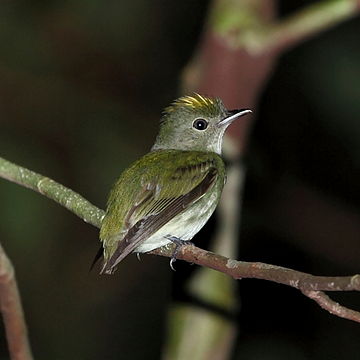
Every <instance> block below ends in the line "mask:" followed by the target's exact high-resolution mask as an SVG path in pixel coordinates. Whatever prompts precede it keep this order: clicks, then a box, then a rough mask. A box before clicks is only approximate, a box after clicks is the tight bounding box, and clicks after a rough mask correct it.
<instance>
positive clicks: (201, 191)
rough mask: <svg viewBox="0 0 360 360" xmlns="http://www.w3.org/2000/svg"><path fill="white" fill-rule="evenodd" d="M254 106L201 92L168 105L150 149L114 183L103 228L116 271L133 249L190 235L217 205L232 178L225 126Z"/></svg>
mask: <svg viewBox="0 0 360 360" xmlns="http://www.w3.org/2000/svg"><path fill="white" fill-rule="evenodd" d="M250 112H251V111H250V110H247V109H243V110H231V111H229V110H227V109H226V108H225V106H224V105H223V103H222V101H221V100H220V99H218V98H210V97H205V96H202V95H199V94H194V95H193V96H184V97H181V98H179V99H177V100H175V101H174V102H173V103H172V104H171V105H170V106H169V107H167V108H166V109H165V110H164V113H163V116H162V118H161V122H160V130H159V133H158V136H157V138H156V140H155V143H154V145H153V147H152V148H151V151H150V152H149V153H148V154H146V155H145V156H143V157H142V158H140V159H139V160H137V161H136V162H134V163H133V164H132V165H131V166H130V167H129V168H128V169H126V170H125V171H124V172H123V173H122V174H121V175H120V177H119V179H118V180H117V182H116V183H115V185H114V187H113V188H112V190H111V192H110V195H109V200H108V205H107V210H106V214H105V217H104V219H103V221H102V225H101V229H100V239H101V241H102V245H103V249H102V250H101V252H102V253H103V256H104V264H103V267H102V270H101V273H106V274H111V273H113V272H114V270H115V269H116V266H117V265H118V264H119V262H120V261H121V260H123V259H124V258H125V257H126V256H127V255H129V254H130V253H132V252H136V253H144V252H148V251H151V250H154V249H156V248H159V247H161V246H163V245H167V244H168V243H171V242H173V243H175V244H176V248H175V252H174V254H173V257H172V259H171V261H170V266H171V267H172V268H173V265H172V264H173V262H174V261H175V259H176V253H177V250H178V249H179V247H180V246H181V245H183V244H186V242H189V241H190V240H191V239H192V238H193V237H194V235H195V234H196V233H197V232H198V231H199V230H200V229H201V228H202V227H203V226H204V225H205V223H206V222H207V221H208V220H209V218H210V216H211V214H212V213H213V212H214V210H215V208H216V206H217V204H218V202H219V200H220V195H221V192H222V189H223V186H224V183H225V166H224V162H223V160H222V158H221V147H222V140H223V136H224V132H225V130H226V128H227V127H228V126H229V125H230V124H231V123H232V122H233V121H234V120H235V119H237V118H239V117H241V116H243V115H245V114H248V113H250Z"/></svg>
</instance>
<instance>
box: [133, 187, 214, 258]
mask: <svg viewBox="0 0 360 360" xmlns="http://www.w3.org/2000/svg"><path fill="white" fill-rule="evenodd" d="M218 201H219V196H218V194H216V192H213V193H212V194H206V195H204V196H203V197H202V198H201V199H199V200H198V201H197V202H196V203H195V204H193V205H192V206H191V207H190V208H188V209H186V210H184V211H183V212H182V213H180V214H179V215H177V216H175V217H174V218H173V219H172V220H170V221H169V222H168V223H167V224H166V225H164V226H163V227H162V228H161V229H159V230H158V231H157V232H156V233H155V234H153V235H152V236H150V237H149V238H148V239H147V240H145V241H144V242H143V243H142V244H141V245H139V246H138V247H137V248H136V249H135V250H134V251H135V252H148V251H151V250H154V249H156V248H158V247H161V246H164V245H167V244H169V243H171V241H170V240H168V239H166V238H165V236H167V235H171V236H175V237H177V238H179V239H181V240H191V239H192V238H193V237H194V236H195V235H196V234H197V233H198V232H199V231H200V229H201V228H202V227H203V226H204V225H205V224H206V222H207V221H208V220H209V218H210V216H211V215H212V213H213V212H214V210H215V208H216V205H217V204H218Z"/></svg>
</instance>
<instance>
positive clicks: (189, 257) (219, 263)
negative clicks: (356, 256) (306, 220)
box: [151, 245, 360, 322]
mask: <svg viewBox="0 0 360 360" xmlns="http://www.w3.org/2000/svg"><path fill="white" fill-rule="evenodd" d="M172 253H173V246H169V247H163V248H160V249H156V250H154V251H152V252H151V254H155V255H161V256H168V257H171V255H172ZM177 258H178V259H181V260H185V261H187V262H190V263H194V264H197V265H201V266H205V267H208V268H210V269H213V270H217V271H220V272H222V273H224V274H227V275H229V276H231V277H233V278H234V279H245V278H248V279H249V278H252V279H262V280H268V281H273V282H276V283H279V284H283V285H288V286H291V287H293V288H295V289H298V290H300V291H301V292H302V293H303V294H304V295H305V296H307V297H308V298H310V299H312V300H314V301H316V302H317V303H318V304H319V305H320V306H321V307H322V308H323V309H325V310H327V311H329V312H330V313H331V314H334V315H337V316H339V317H342V318H345V319H349V320H353V321H356V322H360V312H357V311H354V310H351V309H348V308H346V307H344V306H341V305H339V304H337V303H336V302H334V301H333V300H331V299H330V298H329V297H328V296H327V295H326V294H325V293H324V291H360V275H353V276H315V275H311V274H308V273H304V272H301V271H297V270H292V269H288V268H284V267H281V266H276V265H269V264H264V263H260V262H245V261H237V260H232V259H229V258H227V257H225V256H221V255H218V254H214V253H212V252H209V251H206V250H203V249H200V248H198V247H196V246H191V245H187V246H184V247H182V248H181V251H179V254H178V255H177Z"/></svg>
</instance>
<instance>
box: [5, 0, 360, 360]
mask: <svg viewBox="0 0 360 360" xmlns="http://www.w3.org/2000/svg"><path fill="white" fill-rule="evenodd" d="M289 3H290V2H285V1H283V2H281V3H280V5H281V7H280V10H281V12H282V14H286V13H287V12H289V11H292V10H294V9H295V8H296V7H300V6H302V5H303V4H304V3H310V1H296V2H291V5H289ZM207 6H208V3H207V2H206V1H197V2H191V1H182V2H165V1H152V2H148V1H145V0H136V1H127V0H125V1H121V2H119V1H107V2H102V1H99V0H91V1H90V0H87V1H81V0H72V1H62V2H60V1H46V2H45V1H32V2H28V1H20V0H17V1H9V0H3V1H2V2H1V3H0V114H1V117H0V128H1V131H0V153H1V155H2V156H4V157H5V158H7V159H9V160H10V161H14V162H17V163H19V164H21V165H23V166H26V167H28V168H30V169H32V170H35V171H38V172H40V173H42V174H44V175H48V176H50V177H52V178H54V179H56V180H57V181H59V182H61V183H63V184H64V185H66V186H69V187H70V188H72V189H74V190H75V191H78V192H80V193H81V194H82V195H84V196H85V197H86V198H88V199H89V200H90V201H92V202H93V203H95V204H96V205H98V206H100V207H104V206H105V199H106V195H107V192H108V190H109V188H110V186H111V184H112V182H113V181H114V180H115V178H116V177H117V175H118V174H119V173H120V172H121V170H122V169H123V168H124V167H125V166H127V165H128V164H129V163H130V162H131V161H133V160H134V159H136V158H137V157H139V156H140V155H141V154H143V153H145V152H146V151H147V150H148V149H149V147H150V146H151V144H152V142H153V139H154V136H155V135H156V131H157V126H158V118H159V116H160V112H161V109H162V107H164V106H165V105H167V104H168V102H169V101H170V100H172V99H173V98H174V97H175V96H176V94H177V88H178V80H179V75H180V72H181V69H182V67H183V66H184V65H185V64H186V62H187V61H188V60H189V58H190V57H191V55H192V53H193V50H194V49H195V48H196V46H197V41H198V39H199V35H200V32H201V29H202V26H203V22H204V19H205V16H206V10H207ZM359 31H360V23H359V20H358V19H355V20H353V21H350V22H348V23H346V24H343V25H340V26H338V27H337V28H335V29H332V30H331V31H328V32H326V33H324V34H321V35H320V36H317V37H316V38H314V39H312V40H310V41H308V42H306V43H304V44H303V45H302V46H300V47H298V48H296V49H294V50H293V51H291V52H290V53H288V54H286V55H284V56H283V57H282V58H281V59H280V62H279V64H278V67H277V69H276V71H275V72H274V74H273V77H272V79H271V80H270V82H269V84H267V87H266V89H264V94H263V97H262V99H261V103H260V105H259V109H258V110H257V111H256V113H257V117H258V121H257V123H256V125H255V128H254V131H253V137H252V139H251V144H250V147H249V151H248V153H247V155H246V158H245V161H246V164H247V167H248V169H249V170H248V173H249V176H248V180H247V185H246V189H245V200H244V210H243V219H242V224H241V229H242V234H241V253H240V257H241V258H242V259H244V260H257V261H266V262H270V263H274V264H279V265H285V266H289V267H293V268H297V269H300V270H304V271H309V272H313V273H317V274H324V275H341V274H351V273H355V272H359V268H358V264H359V258H360V251H359V249H360V244H359V242H360V239H359V224H360V221H359V219H360V214H359V208H360V204H359V203H360V197H359V194H360V191H359V190H360V189H359V184H360V181H359V180H360V179H359V174H360V171H359V166H360V145H359V141H358V139H359V136H360V125H359V124H360V123H359V121H358V118H359V115H360V107H359V98H360V94H359V91H360V90H359V86H358V83H359V78H360V76H359V75H360V67H359V64H360V59H359V57H360V51H359V50H360V49H359V41H358V34H359ZM219 86H221V84H220V85H219ZM239 106H246V104H239ZM0 201H1V209H0V214H1V221H0V241H1V242H2V244H3V245H4V247H5V248H6V250H7V252H8V254H9V255H10V257H11V259H12V260H13V262H14V264H15V267H16V272H17V277H18V280H19V286H20V290H21V293H22V296H23V302H24V307H25V313H26V316H27V320H28V325H29V329H30V340H31V342H32V345H33V350H34V354H35V358H36V359H49V358H50V359H98V358H99V357H100V358H102V359H109V360H110V359H118V358H122V359H143V358H144V354H146V357H147V358H149V359H158V358H159V357H160V353H161V346H162V344H163V339H164V337H165V334H164V322H165V316H166V309H167V306H168V302H169V300H170V295H169V293H170V288H171V282H170V279H171V276H173V274H172V273H171V272H170V270H169V267H168V261H167V260H166V259H161V258H158V257H156V258H155V257H150V256H143V257H142V261H141V262H138V261H137V260H136V258H135V257H130V258H129V259H128V260H126V262H124V263H123V264H122V266H121V267H120V268H119V271H118V272H117V273H116V275H115V276H113V277H99V276H98V275H97V274H96V271H95V272H93V273H90V274H88V268H89V265H90V263H91V261H92V257H93V256H94V254H95V253H96V250H97V247H98V239H97V230H96V229H94V228H92V227H90V226H89V225H87V224H85V223H81V222H80V221H79V219H77V218H75V217H74V216H73V215H72V214H70V213H68V212H67V211H66V210H64V209H62V208H61V207H59V206H58V205H56V204H54V203H52V202H51V201H50V200H48V199H45V198H43V197H42V196H40V195H39V194H35V193H32V192H30V191H29V190H27V189H23V188H21V187H19V186H17V185H15V184H11V183H8V182H6V181H4V180H1V179H0ZM212 226H214V224H213V223H211V224H210V225H209V227H208V228H207V229H205V230H204V231H203V232H202V233H201V234H200V235H199V236H198V240H196V239H195V241H196V242H197V243H198V244H199V245H200V246H201V239H202V238H203V239H204V241H205V239H206V237H207V236H208V234H209V232H211V231H210V230H209V229H211V228H212ZM178 263H179V264H178ZM178 263H177V264H176V266H177V268H178V271H177V272H176V274H175V279H174V280H173V292H172V294H173V298H175V300H177V301H192V300H193V299H190V298H189V297H187V296H186V293H184V291H183V286H182V285H183V282H184V278H183V277H185V276H188V275H189V273H191V272H192V271H193V267H190V266H189V265H188V264H181V263H180V262H178ZM239 290H240V295H241V305H242V308H241V312H240V314H239V315H238V316H237V317H236V318H234V320H236V321H239V324H240V335H239V339H238V347H237V349H236V351H235V353H234V358H244V359H275V358H276V359H288V358H289V357H290V356H291V357H292V358H294V359H330V358H331V359H340V358H354V356H355V355H354V354H358V353H359V350H360V349H359V346H360V345H359V342H358V341H357V339H358V338H359V336H360V330H359V326H358V325H356V324H352V323H351V322H347V321H344V320H341V319H338V318H335V317H332V316H331V315H329V314H327V313H326V312H324V311H322V310H321V309H319V308H318V307H317V305H315V304H312V303H311V302H310V300H308V299H305V298H304V297H303V296H302V295H301V294H300V293H298V292H296V291H294V290H293V289H288V288H286V287H281V286H277V285H275V284H272V283H265V282H259V281H256V280H252V281H251V280H247V281H244V280H242V281H241V282H240V289H239ZM335 297H336V298H337V299H339V301H341V302H343V303H345V304H348V305H349V306H352V307H354V308H357V309H360V297H359V294H337V295H336V296H335ZM6 356H7V352H6V347H5V343H4V339H3V337H2V336H1V337H0V358H1V359H3V358H4V359H5V358H6ZM355 357H356V356H355Z"/></svg>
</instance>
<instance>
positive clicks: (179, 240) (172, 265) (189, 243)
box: [165, 235, 194, 271]
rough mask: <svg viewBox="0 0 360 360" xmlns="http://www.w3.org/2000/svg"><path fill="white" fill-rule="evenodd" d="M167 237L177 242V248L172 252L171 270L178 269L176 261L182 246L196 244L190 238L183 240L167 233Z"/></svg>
mask: <svg viewBox="0 0 360 360" xmlns="http://www.w3.org/2000/svg"><path fill="white" fill-rule="evenodd" d="M165 238H166V239H168V240H170V241H171V242H173V243H174V244H175V250H174V252H173V253H172V255H171V259H170V268H171V270H173V271H176V270H175V268H174V262H175V261H176V256H177V255H178V253H179V250H180V248H181V247H182V246H184V245H194V244H193V243H192V242H191V241H190V240H182V239H180V238H178V237H176V236H173V235H166V236H165Z"/></svg>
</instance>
